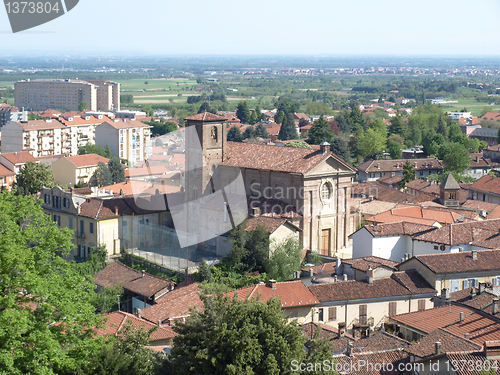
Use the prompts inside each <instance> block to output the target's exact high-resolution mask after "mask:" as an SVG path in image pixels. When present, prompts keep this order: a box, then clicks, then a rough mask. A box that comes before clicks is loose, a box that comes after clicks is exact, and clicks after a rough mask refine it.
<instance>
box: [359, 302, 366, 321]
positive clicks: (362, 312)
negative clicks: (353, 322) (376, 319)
mask: <svg viewBox="0 0 500 375" xmlns="http://www.w3.org/2000/svg"><path fill="white" fill-rule="evenodd" d="M367 315H368V307H367V305H359V324H362V325H366V324H367V323H368V316H367Z"/></svg>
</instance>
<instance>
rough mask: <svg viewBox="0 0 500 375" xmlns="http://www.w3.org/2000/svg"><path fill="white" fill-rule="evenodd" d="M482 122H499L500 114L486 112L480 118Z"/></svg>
mask: <svg viewBox="0 0 500 375" xmlns="http://www.w3.org/2000/svg"><path fill="white" fill-rule="evenodd" d="M481 119H482V120H495V121H497V120H500V112H486V113H485V114H484V116H483V117H481Z"/></svg>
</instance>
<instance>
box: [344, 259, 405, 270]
mask: <svg viewBox="0 0 500 375" xmlns="http://www.w3.org/2000/svg"><path fill="white" fill-rule="evenodd" d="M342 264H349V265H350V266H351V268H353V269H356V270H359V271H363V272H365V271H367V270H368V269H369V268H371V269H375V268H377V267H380V266H384V267H388V268H392V269H393V270H396V266H397V265H398V264H399V263H398V262H395V261H393V260H389V259H384V258H380V257H376V256H373V255H370V256H366V257H361V258H354V259H343V260H342Z"/></svg>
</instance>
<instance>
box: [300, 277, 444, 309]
mask: <svg viewBox="0 0 500 375" xmlns="http://www.w3.org/2000/svg"><path fill="white" fill-rule="evenodd" d="M309 290H310V291H311V292H312V293H313V294H314V295H315V296H316V297H317V298H318V299H319V300H320V301H321V302H329V301H346V300H353V299H365V298H381V297H393V296H394V297H395V296H407V295H412V294H427V293H429V294H435V293H436V291H435V290H434V288H432V287H431V285H430V284H429V283H428V282H427V281H425V279H424V278H423V277H422V276H420V275H419V274H418V272H416V271H413V270H411V271H403V272H394V273H393V274H392V276H391V277H386V278H383V279H376V280H373V284H369V283H367V282H365V281H356V280H351V281H340V282H336V283H331V284H321V285H310V286H309Z"/></svg>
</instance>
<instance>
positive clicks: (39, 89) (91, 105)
mask: <svg viewBox="0 0 500 375" xmlns="http://www.w3.org/2000/svg"><path fill="white" fill-rule="evenodd" d="M14 91H15V100H16V106H17V107H19V108H25V109H29V110H39V111H43V110H45V109H48V108H52V109H65V110H67V111H77V110H78V105H79V104H80V103H81V102H82V101H86V102H87V104H88V109H89V110H91V111H96V110H97V106H96V104H97V103H96V101H97V90H96V88H95V86H94V85H93V84H91V83H89V82H85V81H77V80H63V79H52V80H35V81H30V80H26V81H18V82H16V83H15V84H14Z"/></svg>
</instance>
